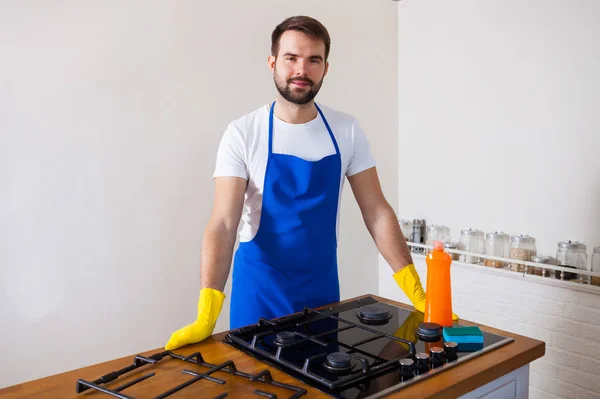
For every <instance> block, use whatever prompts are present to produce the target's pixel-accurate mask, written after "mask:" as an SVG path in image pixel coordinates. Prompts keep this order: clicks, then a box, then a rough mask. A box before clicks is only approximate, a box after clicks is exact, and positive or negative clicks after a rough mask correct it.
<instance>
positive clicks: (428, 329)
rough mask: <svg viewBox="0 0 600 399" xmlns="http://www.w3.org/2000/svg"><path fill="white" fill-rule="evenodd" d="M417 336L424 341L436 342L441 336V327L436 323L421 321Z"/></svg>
mask: <svg viewBox="0 0 600 399" xmlns="http://www.w3.org/2000/svg"><path fill="white" fill-rule="evenodd" d="M417 336H418V337H419V338H420V339H421V341H424V342H436V341H439V340H440V339H441V338H442V327H441V326H440V325H439V324H436V323H421V324H419V327H418V328H417Z"/></svg>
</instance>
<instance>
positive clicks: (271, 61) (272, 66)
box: [267, 55, 277, 72]
mask: <svg viewBox="0 0 600 399" xmlns="http://www.w3.org/2000/svg"><path fill="white" fill-rule="evenodd" d="M267 61H268V63H269V69H270V70H271V72H275V61H277V57H275V56H274V55H270V56H269V58H268V60H267Z"/></svg>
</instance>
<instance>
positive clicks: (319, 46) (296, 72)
mask: <svg viewBox="0 0 600 399" xmlns="http://www.w3.org/2000/svg"><path fill="white" fill-rule="evenodd" d="M269 67H270V68H271V70H272V71H273V80H274V81H275V86H276V87H277V90H278V91H279V94H281V96H282V97H283V98H285V99H286V100H288V101H289V102H292V103H294V104H307V103H309V102H310V101H311V100H312V99H313V98H315V96H316V95H317V93H318V92H319V89H320V88H321V84H323V78H324V77H325V75H326V74H327V69H328V67H329V63H327V62H325V43H323V42H322V41H320V40H319V41H316V40H314V39H312V38H311V37H309V36H307V35H306V34H304V33H302V32H298V31H294V30H288V31H286V32H284V33H283V35H281V38H280V40H279V54H278V55H277V57H273V56H270V57H269Z"/></svg>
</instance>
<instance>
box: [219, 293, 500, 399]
mask: <svg viewBox="0 0 600 399" xmlns="http://www.w3.org/2000/svg"><path fill="white" fill-rule="evenodd" d="M422 322H423V314H422V313H420V312H417V311H412V312H411V311H410V310H408V309H404V308H400V307H397V306H394V305H389V304H387V303H383V302H378V301H376V300H375V299H374V298H372V297H366V298H363V299H360V300H356V301H352V302H348V303H345V304H342V305H338V306H335V307H330V308H326V309H323V310H316V309H308V308H307V309H305V310H304V311H303V312H302V313H299V314H294V315H290V316H285V317H281V318H278V319H273V320H265V319H261V320H260V321H259V323H258V324H255V325H250V326H247V327H242V328H240V329H237V330H233V331H231V332H229V333H228V334H227V335H226V338H225V343H227V344H229V345H231V346H233V347H235V348H237V349H240V350H242V351H244V352H246V353H248V354H250V355H252V356H253V357H256V358H258V359H260V360H262V361H265V362H266V363H269V364H271V365H273V366H275V367H277V368H279V369H281V370H283V371H285V372H286V373H288V374H290V375H292V376H294V377H296V378H298V379H299V380H301V381H303V382H305V383H307V384H308V385H310V386H313V387H315V388H317V389H319V390H321V391H323V392H324V393H327V394H329V395H331V396H333V397H337V398H367V397H369V398H377V397H381V396H383V395H385V394H389V393H391V392H394V391H396V390H399V389H402V388H403V387H405V386H408V385H409V384H412V383H415V382H417V381H421V380H423V379H426V378H428V377H431V376H432V375H435V374H437V373H440V372H443V371H445V370H447V369H448V368H451V367H454V366H456V365H457V364H459V363H461V362H463V361H466V360H468V359H470V358H474V357H476V356H479V355H481V354H483V353H485V352H487V351H490V350H493V349H495V348H497V347H499V346H502V345H504V344H507V343H509V342H512V339H511V338H506V337H502V336H499V335H495V334H491V333H488V332H483V336H484V343H483V347H482V348H481V349H479V350H476V351H472V352H458V353H457V354H456V356H454V355H453V356H452V357H450V356H448V357H447V358H444V360H443V362H442V363H437V364H433V363H432V362H430V363H429V367H427V366H425V367H426V368H423V367H421V368H418V367H416V365H417V363H420V364H421V365H423V361H422V360H421V362H418V361H417V358H419V357H421V356H422V354H423V353H426V354H430V353H432V352H431V349H432V348H443V347H444V342H443V339H442V340H438V341H437V342H424V341H422V340H420V339H419V338H418V336H417V334H416V329H417V327H418V326H419V325H420V324H421V323H422ZM435 350H436V349H434V351H435ZM409 359H410V360H409ZM411 360H412V361H413V362H415V363H414V365H413V367H412V369H411V368H409V371H408V373H407V371H406V369H405V368H401V364H405V365H406V364H410V363H411ZM425 364H427V361H425ZM410 370H412V372H411V371H410Z"/></svg>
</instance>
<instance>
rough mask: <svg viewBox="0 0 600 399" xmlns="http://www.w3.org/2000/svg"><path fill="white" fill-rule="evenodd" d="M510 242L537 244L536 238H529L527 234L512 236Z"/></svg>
mask: <svg viewBox="0 0 600 399" xmlns="http://www.w3.org/2000/svg"><path fill="white" fill-rule="evenodd" d="M510 240H511V241H514V242H535V238H533V237H531V236H528V235H527V234H517V235H514V236H511V237H510Z"/></svg>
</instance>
